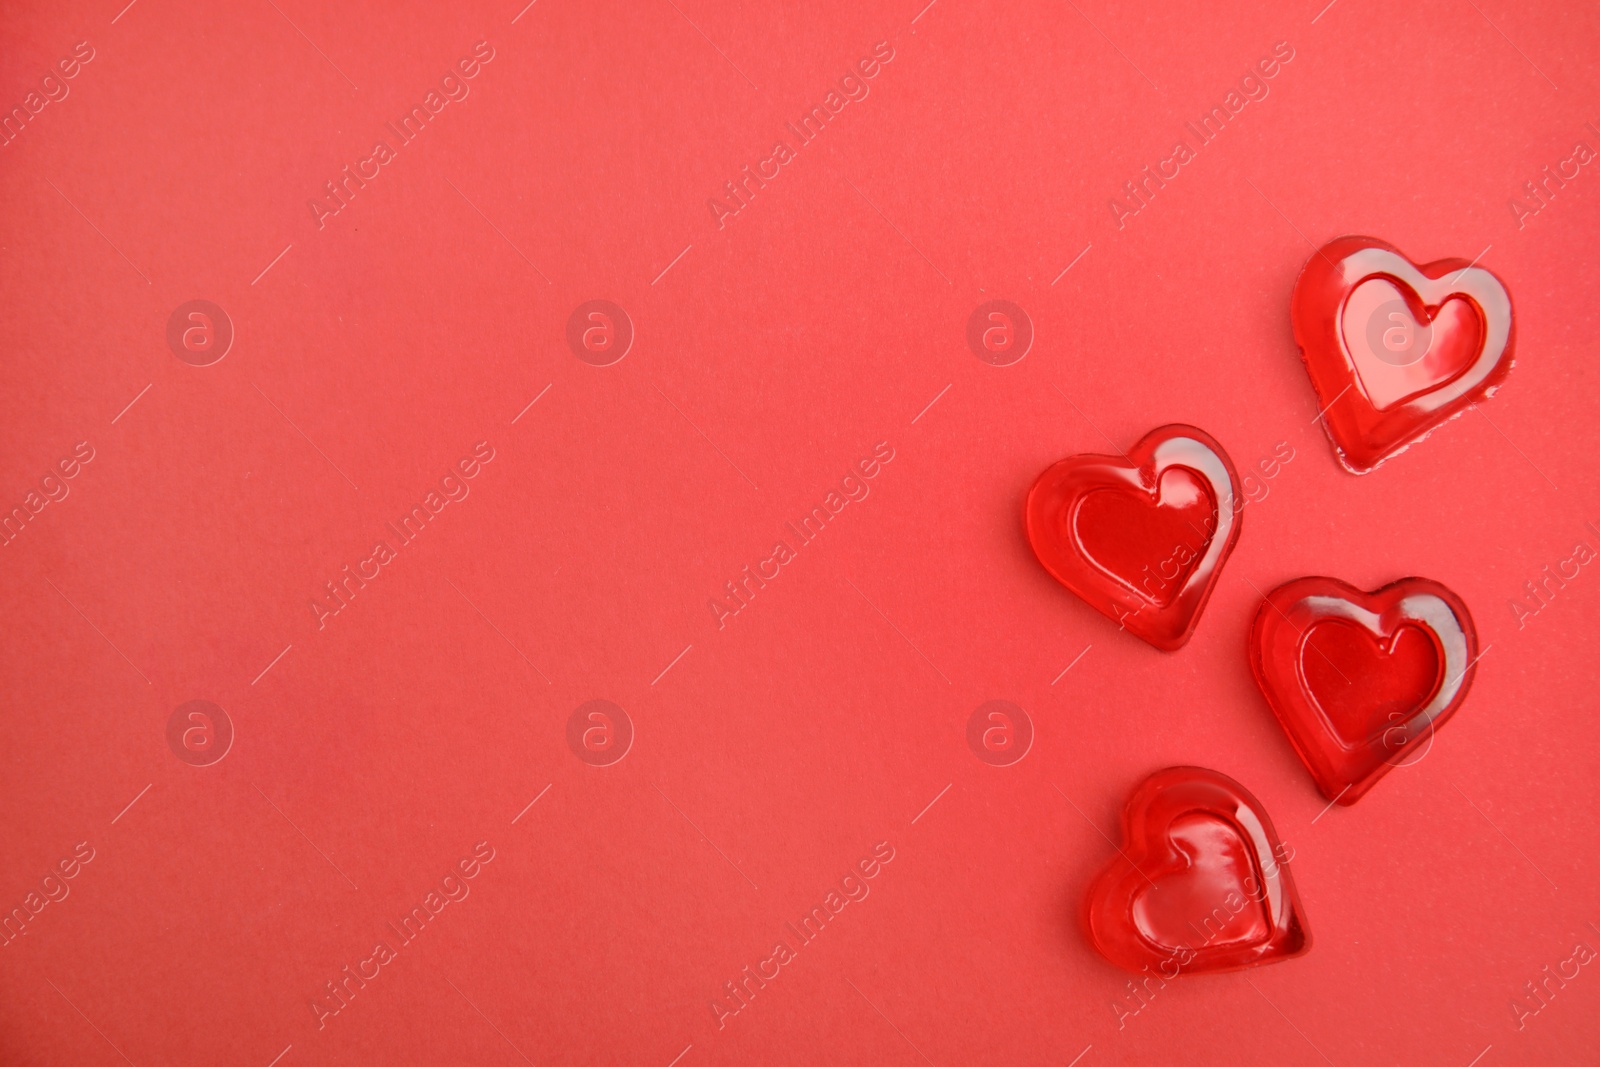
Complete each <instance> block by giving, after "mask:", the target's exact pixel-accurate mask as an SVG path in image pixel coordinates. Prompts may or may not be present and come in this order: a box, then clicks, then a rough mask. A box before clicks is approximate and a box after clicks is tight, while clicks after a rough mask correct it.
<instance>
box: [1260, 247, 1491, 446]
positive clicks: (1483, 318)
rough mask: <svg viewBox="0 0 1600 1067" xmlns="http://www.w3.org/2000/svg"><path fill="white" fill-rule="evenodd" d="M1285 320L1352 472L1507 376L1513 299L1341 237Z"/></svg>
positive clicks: (1463, 264)
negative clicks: (1291, 325)
mask: <svg viewBox="0 0 1600 1067" xmlns="http://www.w3.org/2000/svg"><path fill="white" fill-rule="evenodd" d="M1290 314H1291V317H1292V318H1293V321H1294V337H1295V341H1296V343H1298V344H1299V346H1300V355H1301V358H1303V359H1304V360H1305V364H1306V370H1307V371H1308V372H1309V373H1310V375H1311V384H1312V386H1313V387H1314V388H1315V389H1316V391H1317V401H1318V405H1319V407H1321V408H1322V410H1323V416H1322V418H1323V424H1324V426H1325V427H1326V428H1327V432H1328V438H1329V440H1330V441H1331V442H1332V443H1333V451H1334V454H1335V455H1336V456H1337V457H1338V459H1339V462H1340V463H1342V464H1343V465H1344V466H1345V468H1346V469H1347V470H1350V471H1352V472H1354V473H1356V474H1365V473H1366V472H1367V471H1370V470H1372V469H1373V468H1375V467H1377V466H1378V465H1379V464H1380V463H1382V462H1383V461H1384V460H1385V459H1387V458H1389V457H1390V456H1392V455H1394V454H1396V453H1397V452H1402V451H1404V450H1405V449H1406V448H1407V447H1409V446H1410V445H1411V444H1413V443H1414V442H1416V441H1419V440H1421V439H1422V438H1423V437H1425V436H1427V435H1428V433H1430V432H1431V431H1432V430H1433V429H1434V428H1435V427H1437V426H1438V425H1439V424H1440V423H1443V422H1446V421H1448V420H1449V419H1452V418H1454V417H1455V416H1457V415H1459V414H1461V413H1462V412H1463V411H1465V410H1466V408H1467V406H1468V405H1470V404H1472V403H1474V402H1475V401H1478V400H1481V399H1483V398H1484V397H1487V396H1490V395H1492V394H1493V393H1494V391H1495V389H1497V388H1498V387H1499V386H1500V383H1501V382H1503V381H1504V380H1505V377H1506V375H1507V374H1508V373H1510V371H1511V365H1512V352H1513V342H1514V340H1515V330H1514V324H1513V322H1512V317H1511V295H1510V294H1509V293H1507V292H1506V288H1505V286H1504V285H1502V284H1501V282H1500V279H1498V278H1496V277H1495V276H1494V275H1493V274H1491V273H1489V272H1488V271H1487V270H1484V269H1483V268H1481V267H1475V266H1473V265H1472V264H1470V263H1468V262H1467V261H1466V260H1461V259H1441V260H1439V261H1437V262H1435V263H1429V264H1427V265H1425V266H1422V267H1417V266H1415V265H1413V264H1412V263H1411V261H1410V260H1408V259H1406V257H1405V256H1403V255H1401V254H1400V250H1399V249H1397V248H1395V247H1393V246H1392V245H1389V244H1386V243H1385V242H1383V241H1379V240H1377V239H1376V238H1372V237H1341V238H1339V239H1338V240H1336V241H1333V242H1331V243H1329V244H1327V245H1325V246H1324V247H1323V248H1322V249H1321V250H1320V251H1318V252H1317V254H1316V255H1314V256H1312V257H1311V258H1310V259H1309V260H1307V261H1306V265H1305V267H1304V269H1302V270H1301V272H1300V278H1299V280H1298V281H1296V282H1295V286H1294V295H1293V297H1292V298H1291V300H1290Z"/></svg>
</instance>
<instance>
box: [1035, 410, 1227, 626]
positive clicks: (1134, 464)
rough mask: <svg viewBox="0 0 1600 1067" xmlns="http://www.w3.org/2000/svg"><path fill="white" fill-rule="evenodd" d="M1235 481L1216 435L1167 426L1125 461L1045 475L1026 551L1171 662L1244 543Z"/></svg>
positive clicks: (1084, 462)
mask: <svg viewBox="0 0 1600 1067" xmlns="http://www.w3.org/2000/svg"><path fill="white" fill-rule="evenodd" d="M1238 480H1239V478H1238V474H1237V473H1236V472H1235V471H1234V469H1233V461H1232V460H1230V459H1229V458H1228V454H1227V453H1226V452H1224V451H1223V449H1222V446H1221V445H1220V444H1218V443H1217V442H1216V441H1215V440H1214V439H1213V438H1212V437H1211V436H1210V435H1209V434H1206V433H1205V432H1204V431H1201V430H1197V429H1195V428H1194V427H1193V426H1180V425H1172V426H1162V427H1160V428H1159V429H1155V430H1152V431H1150V433H1148V434H1146V435H1145V436H1144V438H1143V440H1141V441H1140V442H1139V443H1138V444H1136V445H1134V446H1133V448H1132V449H1131V450H1129V451H1128V452H1127V453H1126V454H1125V455H1121V456H1100V455H1078V456H1069V457H1068V458H1066V459H1064V460H1062V461H1060V462H1059V463H1056V464H1054V465H1052V466H1051V467H1049V468H1048V469H1047V470H1046V471H1045V472H1044V473H1043V474H1041V475H1039V478H1038V480H1037V481H1035V482H1034V483H1033V488H1032V489H1031V490H1029V492H1028V501H1027V505H1026V508H1025V522H1026V524H1027V532H1028V543H1029V544H1031V545H1032V546H1033V552H1034V555H1036V556H1038V557H1039V562H1040V563H1042V564H1043V565H1044V569H1045V570H1047V571H1049V572H1050V574H1051V575H1052V576H1054V578H1055V579H1056V580H1057V581H1058V582H1060V583H1061V584H1062V585H1064V586H1066V587H1067V588H1068V589H1070V590H1072V591H1073V592H1074V593H1076V594H1077V595H1078V596H1079V597H1081V598H1083V599H1084V600H1085V601H1087V602H1088V603H1089V604H1090V605H1091V606H1092V607H1094V608H1095V609H1097V610H1098V611H1100V612H1102V613H1104V614H1105V615H1106V616H1107V617H1109V618H1111V619H1114V620H1116V621H1117V622H1118V623H1120V624H1121V625H1122V627H1123V628H1125V629H1126V630H1128V631H1129V632H1130V633H1133V634H1136V635H1137V636H1139V637H1142V638H1143V639H1144V640H1146V641H1148V642H1150V643H1151V644H1152V645H1155V646H1156V647H1157V648H1160V649H1164V650H1166V651H1169V652H1170V651H1173V650H1175V649H1178V648H1181V647H1182V646H1183V644H1184V642H1186V641H1188V640H1189V636H1190V634H1192V633H1193V632H1194V627H1195V623H1196V621H1197V620H1198V619H1199V617H1200V610H1201V609H1202V608H1203V607H1205V603H1206V599H1207V598H1208V597H1209V596H1210V595H1211V587H1212V586H1213V585H1214V584H1215V582H1216V579H1217V573H1218V571H1219V570H1220V569H1221V567H1222V562H1223V560H1225V559H1226V558H1227V556H1228V553H1229V552H1230V551H1232V550H1233V544H1234V542H1235V541H1237V540H1238V539H1239V520H1240V515H1239V511H1240V508H1241V507H1242V506H1243V500H1242V498H1241V497H1239V496H1238V495H1237V492H1236V489H1235V487H1236V486H1237V484H1238Z"/></svg>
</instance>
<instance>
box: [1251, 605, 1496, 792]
mask: <svg viewBox="0 0 1600 1067" xmlns="http://www.w3.org/2000/svg"><path fill="white" fill-rule="evenodd" d="M1477 658H1478V636H1477V633H1476V631H1475V630H1474V629H1473V627H1472V615H1471V613H1470V612H1468V611H1467V606H1466V604H1464V603H1462V601H1461V598H1460V597H1458V596H1456V595H1455V594H1454V593H1452V592H1451V591H1450V590H1448V589H1446V588H1445V587H1444V586H1442V585H1440V584H1439V583H1438V582H1431V581H1428V580H1427V579H1425V578H1403V579H1401V580H1400V581H1398V582H1394V583H1392V584H1390V585H1386V586H1384V587H1383V588H1382V589H1379V590H1378V591H1377V592H1375V593H1364V592H1362V591H1361V590H1359V589H1356V588H1355V587H1354V586H1350V585H1347V584H1345V583H1344V582H1341V581H1339V580H1338V579H1335V578H1298V579H1296V580H1294V581H1292V582H1289V583H1287V584H1285V585H1281V586H1279V587H1278V588H1276V589H1274V590H1273V591H1272V592H1271V593H1270V594H1269V595H1268V596H1267V599H1266V602H1265V603H1263V604H1262V605H1261V608H1260V610H1259V611H1257V612H1256V619H1255V624H1254V626H1252V627H1251V631H1250V670H1251V672H1252V673H1253V674H1254V675H1255V678H1256V684H1257V685H1259V686H1260V687H1261V692H1262V694H1263V695H1264V696H1265V697H1266V698H1267V704H1268V705H1269V706H1270V707H1271V708H1272V711H1273V713H1274V714H1275V715H1277V717H1278V721H1279V722H1280V723H1282V724H1283V729H1284V732H1285V733H1287V734H1288V735H1289V740H1290V741H1291V742H1292V743H1293V744H1294V747H1295V751H1296V752H1298V753H1299V754H1300V759H1301V761H1302V762H1303V763H1305V765H1306V769H1307V770H1309V771H1310V772H1311V776H1312V777H1313V778H1315V779H1316V782H1317V787H1318V788H1319V789H1321V790H1322V795H1323V796H1325V797H1327V798H1328V799H1329V800H1336V801H1338V802H1339V803H1340V804H1354V803H1355V802H1356V801H1357V800H1359V799H1361V797H1362V796H1363V795H1364V794H1365V793H1366V792H1367V790H1369V789H1371V788H1372V787H1373V785H1374V784H1375V783H1376V782H1377V781H1378V779H1379V778H1382V777H1383V776H1384V775H1385V774H1387V773H1389V771H1390V770H1391V769H1392V768H1394V767H1397V766H1400V765H1401V764H1402V763H1403V762H1404V761H1405V760H1406V759H1407V758H1408V757H1410V756H1412V754H1413V753H1415V752H1418V751H1426V747H1427V746H1428V745H1431V744H1432V741H1433V735H1434V733H1435V732H1436V731H1437V730H1438V729H1439V727H1441V726H1443V725H1444V723H1445V721H1446V720H1448V719H1449V718H1450V716H1451V715H1453V714H1455V711H1456V709H1457V708H1458V707H1460V706H1461V703H1462V701H1464V700H1465V699H1466V696H1467V690H1468V689H1469V688H1470V687H1471V686H1472V679H1473V674H1474V671H1475V670H1476V663H1477Z"/></svg>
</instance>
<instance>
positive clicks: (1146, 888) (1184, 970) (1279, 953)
mask: <svg viewBox="0 0 1600 1067" xmlns="http://www.w3.org/2000/svg"><path fill="white" fill-rule="evenodd" d="M1122 840H1123V844H1122V847H1121V848H1120V849H1119V850H1118V854H1117V855H1116V856H1115V857H1114V858H1113V859H1112V860H1111V862H1110V864H1109V865H1108V866H1107V867H1106V868H1105V870H1103V871H1102V872H1101V873H1100V875H1099V877H1098V878H1096V879H1095V882H1094V884H1093V886H1092V887H1091V888H1090V890H1089V894H1088V897H1087V898H1086V900H1085V903H1084V922H1085V925H1086V926H1087V927H1088V931H1089V937H1090V939H1091V940H1092V941H1093V942H1094V945H1095V947H1096V948H1097V949H1099V950H1100V954H1101V955H1103V956H1104V957H1105V958H1106V959H1108V960H1110V961H1111V962H1112V963H1114V964H1116V965H1117V966H1119V967H1122V968H1124V969H1126V970H1129V971H1133V972H1135V973H1146V974H1149V975H1151V976H1154V977H1157V978H1165V979H1171V978H1176V977H1178V976H1179V975H1180V974H1193V973H1197V972H1205V971H1231V970H1237V969H1239V968H1241V967H1255V966H1259V965H1261V964H1266V963H1274V962H1277V961H1279V960H1286V959H1291V958H1293V957H1295V956H1299V955H1301V954H1303V953H1305V952H1306V951H1307V950H1309V949H1310V947H1311V933H1310V931H1309V930H1308V929H1307V928H1306V922H1305V917H1304V915H1303V914H1302V912H1301V908H1300V898H1299V897H1298V896H1297V895H1296V894H1295V890H1294V880H1293V878H1291V877H1290V875H1289V859H1290V856H1291V852H1290V850H1289V849H1288V847H1287V846H1285V845H1284V844H1283V843H1282V842H1281V841H1279V840H1278V835H1277V833H1276V832H1275V831H1274V830H1273V828H1272V820H1271V819H1269V818H1268V817H1267V813H1266V811H1265V810H1264V809H1263V808H1262V807H1261V802H1260V801H1258V800H1257V799H1256V798H1255V797H1253V796H1251V795H1250V792H1249V791H1248V790H1246V789H1245V788H1244V786H1242V785H1240V784H1239V783H1238V782H1236V781H1234V780H1233V779H1232V778H1229V777H1228V776H1227V775H1225V774H1219V773H1217V772H1216V771H1208V770H1204V769H1202V768H1199V767H1169V768H1167V769H1166V770H1164V771H1157V772H1156V773H1155V774H1152V775H1151V776H1150V777H1148V778H1146V779H1145V780H1144V781H1143V782H1141V783H1139V785H1138V786H1137V787H1136V788H1135V789H1134V791H1133V793H1132V794H1131V795H1130V796H1129V797H1128V803H1127V806H1126V807H1125V808H1124V809H1123V812H1122Z"/></svg>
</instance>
